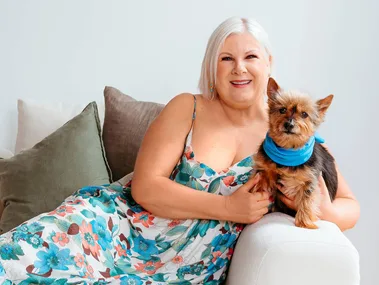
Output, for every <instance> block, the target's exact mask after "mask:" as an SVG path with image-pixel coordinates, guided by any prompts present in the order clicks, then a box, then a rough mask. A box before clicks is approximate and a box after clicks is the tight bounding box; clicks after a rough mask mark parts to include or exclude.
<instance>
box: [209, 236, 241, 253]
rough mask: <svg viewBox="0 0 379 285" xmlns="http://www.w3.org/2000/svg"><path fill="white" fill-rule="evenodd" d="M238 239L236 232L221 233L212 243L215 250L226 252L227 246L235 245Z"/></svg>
mask: <svg viewBox="0 0 379 285" xmlns="http://www.w3.org/2000/svg"><path fill="white" fill-rule="evenodd" d="M236 239H237V236H236V235H235V234H231V233H226V234H219V235H218V236H216V237H215V238H214V239H213V240H212V242H211V245H212V246H213V247H214V251H221V252H224V251H225V250H226V249H227V248H230V247H233V246H234V243H235V241H236Z"/></svg>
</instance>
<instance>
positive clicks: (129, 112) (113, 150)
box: [103, 87, 164, 181]
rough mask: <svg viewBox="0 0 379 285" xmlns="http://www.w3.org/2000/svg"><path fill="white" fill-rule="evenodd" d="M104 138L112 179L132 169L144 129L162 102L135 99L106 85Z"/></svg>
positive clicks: (158, 110)
mask: <svg viewBox="0 0 379 285" xmlns="http://www.w3.org/2000/svg"><path fill="white" fill-rule="evenodd" d="M104 99H105V117H104V128H103V141H104V147H105V152H106V155H107V160H108V163H109V166H110V168H111V170H112V177H113V181H116V180H118V179H120V178H122V177H123V176H125V175H126V174H128V173H130V172H132V171H133V169H134V164H135V161H136V158H137V153H138V150H139V147H140V145H141V142H142V139H143V137H144V135H145V133H146V131H147V128H148V127H149V125H150V124H151V123H152V121H153V120H154V119H155V118H156V117H157V116H158V114H159V113H160V112H161V111H162V109H163V107H164V105H162V104H158V103H153V102H142V101H136V100H135V99H134V98H133V97H130V96H128V95H125V94H123V93H122V92H121V91H119V90H117V89H116V88H113V87H105V89H104Z"/></svg>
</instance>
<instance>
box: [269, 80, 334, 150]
mask: <svg viewBox="0 0 379 285" xmlns="http://www.w3.org/2000/svg"><path fill="white" fill-rule="evenodd" d="M267 95H268V105H269V133H270V137H271V138H272V139H273V140H274V142H275V143H276V144H277V145H278V146H280V147H283V148H300V147H302V146H304V144H305V143H306V142H307V141H308V140H309V138H310V137H311V136H313V135H314V133H315V131H316V129H317V128H318V126H319V125H320V124H321V123H322V122H323V120H324V117H325V113H326V111H327V109H328V108H329V106H330V104H331V103H332V100H333V95H329V96H327V97H326V98H324V99H320V100H318V101H316V102H314V101H313V100H312V98H311V97H310V96H308V95H307V94H304V93H301V92H298V91H285V90H282V89H281V88H280V87H279V85H278V84H277V83H276V81H275V80H274V79H273V78H270V79H269V81H268V86H267Z"/></svg>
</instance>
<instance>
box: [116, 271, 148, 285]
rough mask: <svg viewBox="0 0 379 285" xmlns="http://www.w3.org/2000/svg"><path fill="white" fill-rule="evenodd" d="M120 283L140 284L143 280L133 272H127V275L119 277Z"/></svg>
mask: <svg viewBox="0 0 379 285" xmlns="http://www.w3.org/2000/svg"><path fill="white" fill-rule="evenodd" d="M120 281H121V283H120V285H142V284H143V282H142V280H141V278H140V277H138V276H137V275H133V274H128V276H123V277H121V279H120Z"/></svg>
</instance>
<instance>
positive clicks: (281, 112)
mask: <svg viewBox="0 0 379 285" xmlns="http://www.w3.org/2000/svg"><path fill="white" fill-rule="evenodd" d="M279 112H280V114H285V113H286V112H287V109H286V108H280V109H279Z"/></svg>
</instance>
